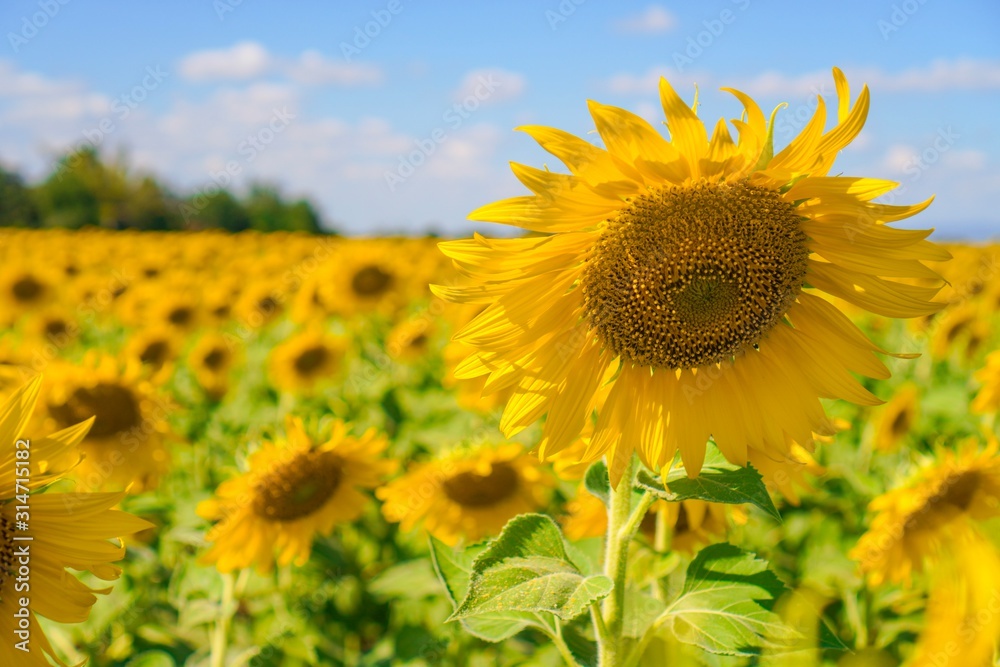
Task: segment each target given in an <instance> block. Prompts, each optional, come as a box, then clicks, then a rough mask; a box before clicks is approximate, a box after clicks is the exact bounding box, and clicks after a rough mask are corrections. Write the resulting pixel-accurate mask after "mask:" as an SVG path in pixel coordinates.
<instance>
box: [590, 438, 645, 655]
mask: <svg viewBox="0 0 1000 667" xmlns="http://www.w3.org/2000/svg"><path fill="white" fill-rule="evenodd" d="M609 468H610V465H609ZM634 474H635V457H634V456H633V457H630V458H629V461H628V463H627V464H626V466H625V472H624V474H623V475H622V477H621V480H620V481H619V482H618V487H617V488H614V487H612V488H611V498H610V502H609V504H608V533H607V537H606V538H605V555H604V574H605V575H606V576H608V577H610V578H611V580H612V581H613V582H614V584H615V587H614V589H613V590H612V591H611V595H609V596H608V597H606V598H604V604H603V615H604V625H605V628H606V629H607V636H606V638H605V641H603V642H601V643H600V647H599V655H600V665H601V667H619V666H620V665H621V660H622V658H623V657H624V656H623V654H624V651H625V648H624V642H623V639H624V638H623V637H622V626H623V622H624V620H625V579H626V576H625V575H626V573H627V568H628V548H629V542H630V541H631V539H632V535H634V534H635V533H634V530H633V532H631V533H630V532H628V530H629V529H637V528H638V526H639V522H640V521H641V517H640V518H639V519H638V520H635V517H634V516H632V515H631V514H632V477H633V476H634ZM647 507H648V505H647Z"/></svg>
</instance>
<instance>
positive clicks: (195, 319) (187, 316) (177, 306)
mask: <svg viewBox="0 0 1000 667" xmlns="http://www.w3.org/2000/svg"><path fill="white" fill-rule="evenodd" d="M158 292H159V294H158V297H157V299H156V301H155V302H154V303H153V304H151V305H150V307H149V312H148V313H147V315H146V317H145V318H144V319H145V321H147V322H149V323H151V324H152V325H153V326H156V325H162V326H164V327H166V328H168V329H172V330H174V331H175V332H178V333H182V334H184V333H188V332H190V331H193V330H195V329H196V328H198V325H199V323H200V322H201V319H202V313H201V309H200V304H199V303H198V300H197V299H196V298H195V297H194V295H193V293H192V292H190V291H188V290H185V289H183V288H181V287H179V286H177V285H173V284H170V283H166V284H164V286H163V289H162V290H158Z"/></svg>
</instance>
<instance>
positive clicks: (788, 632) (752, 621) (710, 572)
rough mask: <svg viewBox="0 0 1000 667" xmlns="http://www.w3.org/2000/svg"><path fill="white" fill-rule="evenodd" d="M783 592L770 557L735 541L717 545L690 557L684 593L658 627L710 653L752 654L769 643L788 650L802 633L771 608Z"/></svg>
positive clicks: (665, 613) (672, 604) (782, 586)
mask: <svg viewBox="0 0 1000 667" xmlns="http://www.w3.org/2000/svg"><path fill="white" fill-rule="evenodd" d="M784 592H785V586H784V584H782V583H781V580H780V579H778V577H777V575H775V574H774V573H773V572H772V571H771V570H769V569H768V567H767V562H766V561H763V560H760V559H758V558H757V556H756V555H755V554H753V553H751V552H748V551H743V550H742V549H739V548H737V547H735V546H733V545H731V544H715V545H712V546H710V547H708V548H706V549H702V550H701V551H700V552H699V553H698V555H697V556H696V557H695V559H694V560H693V561H691V565H689V566H688V570H687V578H686V579H685V581H684V587H683V589H682V591H681V594H680V596H679V597H678V598H677V599H676V600H674V602H673V603H671V604H670V606H669V607H667V610H666V611H665V612H664V613H663V615H662V616H661V621H660V623H659V625H660V627H661V628H666V629H667V630H669V631H670V634H671V635H673V636H674V637H676V638H677V639H678V640H680V641H682V642H684V643H686V644H691V645H694V646H697V647H699V648H701V649H703V650H705V651H709V652H710V653H717V654H722V655H742V656H749V655H757V654H758V653H759V652H760V650H761V649H762V648H765V647H766V648H775V649H784V648H788V647H790V646H792V645H794V644H795V642H796V640H798V639H799V638H800V636H801V635H800V634H799V633H798V632H797V631H796V630H794V629H793V628H791V627H789V626H787V625H786V624H785V623H783V622H782V620H781V618H780V617H779V616H778V615H777V614H776V613H774V612H773V611H772V607H773V605H774V601H775V600H776V599H777V598H778V596H780V595H781V594H782V593H784Z"/></svg>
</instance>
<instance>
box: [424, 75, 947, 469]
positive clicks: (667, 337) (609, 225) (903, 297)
mask: <svg viewBox="0 0 1000 667" xmlns="http://www.w3.org/2000/svg"><path fill="white" fill-rule="evenodd" d="M833 75H834V80H835V82H836V89H837V96H838V105H837V119H838V123H837V125H836V126H835V127H834V128H833V129H831V130H830V131H828V132H824V126H825V124H826V105H825V103H824V102H823V99H822V98H819V99H818V107H817V110H816V113H815V114H814V116H813V118H812V119H811V120H810V122H809V123H808V124H807V125H806V127H805V128H804V129H803V131H802V133H801V134H799V136H797V137H796V138H795V139H794V140H793V141H792V142H791V143H790V144H789V145H788V146H787V147H786V148H785V149H784V150H782V151H781V152H779V153H777V154H776V155H773V154H772V153H773V150H772V136H773V129H774V116H773V115H772V119H771V121H770V123H768V122H766V121H765V118H764V115H763V113H762V112H761V110H760V108H759V107H758V106H757V104H756V103H755V102H754V101H753V100H752V99H750V97H748V96H747V95H745V94H744V93H741V92H739V91H736V90H732V89H726V90H727V91H728V92H730V93H732V94H733V95H734V96H735V97H736V98H737V99H738V100H739V101H740V102H741V103H742V105H743V106H744V108H745V112H744V115H743V118H742V119H741V120H734V121H733V125H734V126H735V128H736V130H737V132H738V134H739V140H738V141H737V142H734V141H733V139H732V138H731V136H730V133H729V130H728V129H727V127H726V124H725V122H724V121H722V120H720V121H719V122H718V123H717V124H716V126H715V130H714V133H713V134H712V136H711V138H709V137H708V135H707V133H706V129H705V126H704V125H703V124H702V122H701V121H700V120H699V119H698V116H697V115H696V114H695V111H694V109H693V108H692V107H689V106H688V105H687V104H686V103H685V102H684V101H682V100H681V98H680V97H679V96H678V95H677V93H676V92H675V91H674V89H673V87H672V86H671V85H670V84H669V83H668V82H667V81H666V80H661V81H660V97H661V101H662V103H663V109H664V112H665V114H666V119H667V127H668V129H669V131H670V133H671V139H672V140H671V141H669V142H668V141H667V140H665V139H664V138H663V137H662V136H661V135H660V134H659V133H657V132H656V130H655V129H654V128H653V127H652V126H651V125H649V123H647V122H646V121H645V120H643V119H642V118H640V117H638V116H636V115H634V114H631V113H629V112H627V111H624V110H622V109H618V108H615V107H610V106H605V105H602V104H598V103H596V102H591V103H590V112H591V115H592V116H593V118H594V122H595V124H596V126H597V130H598V132H600V135H601V138H602V139H603V141H604V145H605V147H606V150H604V149H601V148H597V147H595V146H593V145H591V144H590V143H589V142H587V141H585V140H583V139H580V138H577V137H574V136H572V135H570V134H567V133H566V132H563V131H560V130H556V129H552V128H546V127H538V126H529V127H524V128H521V129H522V130H524V131H525V132H527V133H528V134H529V135H530V136H532V137H533V138H534V139H535V140H536V141H538V142H539V143H540V144H541V146H542V147H543V148H544V149H545V150H547V151H548V152H550V153H552V154H553V155H555V156H556V157H558V158H559V159H560V160H562V161H563V162H564V163H565V164H566V166H567V167H568V168H569V170H570V172H571V173H570V174H569V175H564V174H557V173H553V172H550V171H547V170H539V169H534V168H532V167H527V166H524V165H520V164H514V165H513V167H512V168H513V171H514V174H515V175H516V176H517V177H518V179H519V180H520V181H521V182H522V183H524V184H525V185H526V186H527V187H528V188H529V189H530V190H531V191H532V192H533V193H534V194H533V195H531V196H524V197H515V198H513V199H506V200H503V201H499V202H496V203H494V204H490V205H488V206H485V207H483V208H480V209H478V210H476V211H474V212H473V213H472V214H471V215H470V218H471V219H473V220H484V221H494V222H500V223H504V224H509V225H513V226H516V227H521V228H523V229H526V230H529V231H531V232H536V234H534V235H532V236H529V237H526V238H516V239H487V238H484V237H482V236H479V235H476V236H475V238H473V239H469V240H460V241H450V242H446V243H442V244H441V248H442V250H443V251H444V253H445V254H446V255H447V256H449V257H450V258H451V259H452V260H453V262H454V263H455V265H456V267H457V268H458V270H459V271H460V272H461V273H462V274H463V275H465V276H466V277H467V278H468V279H469V281H468V283H467V284H466V285H465V286H459V287H443V286H436V287H435V292H436V293H437V294H438V295H439V296H441V297H442V298H445V299H448V300H452V301H457V302H464V303H480V304H489V305H488V307H487V308H486V309H485V310H484V311H483V313H482V314H480V315H479V316H477V317H476V318H475V319H474V320H472V322H470V323H469V324H468V325H466V326H465V327H464V328H463V329H462V330H461V331H459V332H458V333H457V334H456V338H457V339H458V340H460V341H462V342H465V343H468V344H469V345H471V346H473V347H474V348H475V349H476V351H475V352H474V353H473V354H472V355H471V356H470V357H468V358H467V359H466V361H465V362H464V364H463V365H462V366H461V367H460V368H459V369H458V372H457V375H458V376H459V377H476V376H482V375H488V376H489V380H488V382H487V389H488V390H490V389H502V388H506V387H513V392H514V395H513V397H512V398H511V400H510V401H509V402H508V404H507V409H506V412H505V413H504V416H503V419H502V422H501V428H502V429H503V431H504V433H505V434H506V435H508V436H510V435H512V434H514V433H516V432H518V431H519V430H521V429H523V428H525V427H526V426H528V425H529V424H531V423H533V422H534V421H536V420H538V419H539V418H541V417H542V416H543V415H546V414H547V415H548V417H547V419H546V422H545V429H544V432H543V435H542V440H541V443H540V446H539V453H540V455H541V456H542V457H544V458H547V457H549V456H551V455H552V454H555V453H557V452H558V451H559V450H561V449H563V448H564V447H566V446H568V445H569V444H571V443H572V442H573V441H574V440H576V438H577V435H578V434H579V433H580V431H581V429H583V427H584V425H585V424H586V422H587V421H588V419H589V418H590V416H591V414H592V412H594V411H597V412H598V417H597V423H596V426H595V431H594V436H593V438H592V439H591V441H590V446H589V448H588V451H587V453H586V458H587V459H588V460H595V459H597V458H599V457H601V456H603V455H605V454H607V455H608V458H609V460H610V461H611V465H610V468H611V478H612V482H613V483H614V484H616V485H617V483H618V480H619V478H620V476H621V474H622V472H623V470H624V468H625V465H626V463H627V462H628V460H629V458H630V456H631V452H632V451H633V448H634V449H636V450H638V452H639V454H640V456H641V457H642V459H643V462H644V463H646V465H648V466H650V467H652V468H653V469H655V470H661V469H662V468H664V467H665V466H666V465H668V464H669V463H670V462H671V461H672V460H673V457H674V454H675V452H676V451H678V450H679V451H680V454H681V458H682V460H683V463H684V466H685V468H686V470H687V472H688V474H689V475H697V474H698V472H699V471H700V469H701V466H702V463H703V460H704V456H705V443H706V441H707V440H708V438H709V437H712V438H713V439H714V440H715V442H716V444H717V445H718V446H719V448H720V449H721V450H722V452H723V453H724V454H725V456H726V458H728V459H729V460H730V461H732V462H734V463H737V464H741V465H742V464H745V463H746V461H747V453H748V449H751V450H759V451H762V452H765V453H767V454H768V455H769V456H771V457H772V458H782V457H787V455H788V451H789V449H788V444H787V443H788V442H790V441H794V442H798V443H800V444H803V445H806V444H808V443H811V441H812V439H813V433H814V432H815V433H820V432H824V431H826V430H827V423H826V422H827V420H826V417H825V415H824V412H823V408H822V407H821V405H820V400H819V399H820V398H844V399H848V400H851V401H853V402H856V403H860V404H866V405H875V404H878V403H879V400H878V399H877V398H876V397H875V396H873V395H872V394H871V393H870V392H869V391H868V390H867V389H865V388H864V387H863V386H862V384H861V383H860V382H859V381H858V379H857V378H856V377H855V373H858V374H862V375H866V376H869V377H874V378H886V377H888V376H889V371H888V369H887V368H886V367H885V365H884V364H883V363H882V362H881V361H879V360H878V359H877V358H876V356H875V353H876V352H882V350H880V349H879V348H878V347H877V346H876V345H875V344H873V343H872V342H871V341H870V340H868V338H867V337H866V336H865V335H864V334H862V333H861V331H860V330H859V329H858V328H857V327H855V326H854V325H853V324H852V323H851V322H850V321H849V320H848V318H847V317H846V316H844V315H843V314H842V313H841V312H840V311H839V310H838V309H837V307H836V306H834V305H833V304H832V303H831V302H830V301H828V300H827V298H825V297H826V296H827V295H830V296H834V297H839V298H841V299H844V300H845V301H847V302H849V303H853V304H855V305H857V306H859V307H861V308H863V309H866V310H869V311H872V312H874V313H877V314H879V315H883V316H889V317H913V316H918V315H924V314H927V313H931V312H934V311H935V310H937V309H938V308H939V307H940V306H939V304H936V303H932V302H931V301H930V299H931V298H932V297H933V296H934V294H935V293H936V292H937V290H938V288H937V287H936V286H931V287H927V286H915V285H912V284H904V283H902V282H898V281H896V280H892V279H891V278H907V279H927V280H934V281H936V280H938V276H937V274H935V273H934V272H933V271H931V270H930V269H928V268H927V267H926V266H925V265H924V264H923V263H922V262H921V260H943V259H947V257H948V253H947V252H945V251H943V250H941V249H939V248H937V247H936V246H934V245H932V244H930V243H929V242H927V241H924V238H925V237H926V236H927V235H928V234H929V233H930V232H929V231H913V230H901V229H894V228H892V227H890V226H888V225H887V224H885V223H888V222H891V221H895V220H900V219H902V218H906V217H909V216H911V215H913V214H915V213H917V212H919V211H921V210H923V209H924V208H925V207H927V206H928V205H929V204H930V200H928V201H925V202H923V203H921V204H917V205H913V206H891V205H887V204H876V203H872V200H873V199H874V198H876V197H878V196H880V195H882V194H885V193H887V192H889V191H890V190H892V189H893V188H894V187H895V186H896V184H895V183H893V182H890V181H883V180H878V179H871V178H854V177H841V176H828V175H827V174H828V173H829V171H830V169H831V167H832V166H833V162H834V159H835V157H836V155H837V153H838V152H839V151H840V150H841V149H842V148H843V147H844V146H846V145H847V144H848V143H849V142H850V141H851V140H852V139H853V138H854V137H855V136H856V135H857V134H858V132H859V131H860V130H861V127H862V125H863V124H864V121H865V118H866V116H867V113H868V97H869V95H868V89H867V87H865V88H864V89H863V90H862V92H861V95H860V96H859V97H858V99H857V101H856V102H855V103H854V105H853V106H851V105H850V99H849V90H848V84H847V80H846V78H845V77H844V75H843V74H842V73H841V72H840V70H837V69H835V70H834V71H833ZM604 390H606V391H607V398H606V401H604V404H603V406H601V407H600V409H598V402H599V401H600V400H602V399H601V394H602V393H603V391H604ZM786 436H788V437H786ZM789 437H790V440H789Z"/></svg>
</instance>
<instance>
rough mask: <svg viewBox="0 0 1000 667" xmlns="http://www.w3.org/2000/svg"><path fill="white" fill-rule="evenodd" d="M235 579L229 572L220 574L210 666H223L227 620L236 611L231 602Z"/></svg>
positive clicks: (227, 627)
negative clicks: (220, 587) (220, 596)
mask: <svg viewBox="0 0 1000 667" xmlns="http://www.w3.org/2000/svg"><path fill="white" fill-rule="evenodd" d="M235 588H236V579H235V578H234V577H233V575H232V573H231V572H227V573H225V574H223V575H222V600H221V602H220V603H219V618H217V619H216V621H215V632H214V633H213V634H212V662H211V665H212V667H225V664H226V651H227V649H228V648H229V647H228V640H229V621H230V620H231V619H232V617H233V613H235V611H236V605H235V604H233V598H234V596H233V592H234V591H235Z"/></svg>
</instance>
